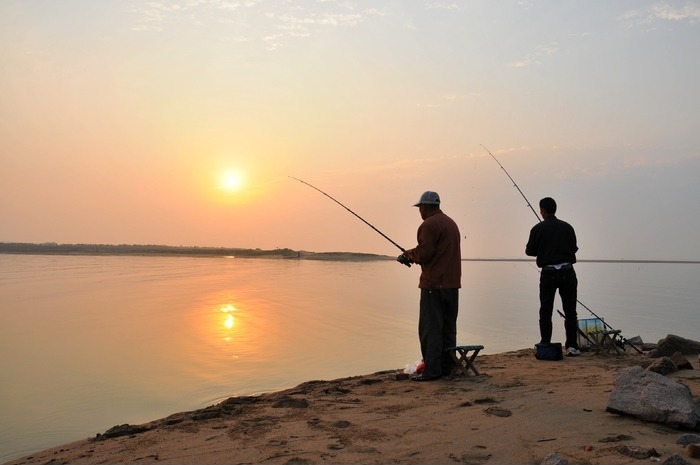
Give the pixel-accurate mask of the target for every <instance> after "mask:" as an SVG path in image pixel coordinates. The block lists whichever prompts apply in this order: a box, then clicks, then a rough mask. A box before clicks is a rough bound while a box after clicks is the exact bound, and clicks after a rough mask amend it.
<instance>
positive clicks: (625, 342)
mask: <svg viewBox="0 0 700 465" xmlns="http://www.w3.org/2000/svg"><path fill="white" fill-rule="evenodd" d="M479 145H481V146H482V147H484V146H483V145H482V144H479ZM484 150H486V151H487V152H488V153H489V155H491V158H493V159H494V160H495V161H496V163H498V166H500V167H501V169H502V170H503V172H504V173H506V176H508V179H510V180H511V182H512V183H513V185H514V186H515V188H516V189H518V192H520V195H521V196H522V197H523V199H525V202H527V206H528V207H530V210H532V213H534V214H535V217H536V218H537V221H539V222H540V223H541V222H542V219H541V218H540V215H538V214H537V212H536V211H535V209H534V208H532V205H531V204H530V201H529V200H528V199H527V197H525V194H523V191H522V190H521V189H520V187H518V185H517V184H516V182H515V180H514V179H513V178H512V177H511V175H510V174H509V173H508V171H506V169H505V168H504V167H503V165H501V162H500V161H498V159H497V158H496V157H495V156H494V155H493V154H492V153H491V151H490V150H489V149H487V148H486V147H484ZM530 266H532V264H530ZM538 271H539V270H538ZM576 302H578V303H579V304H580V305H581V306H582V307H583V308H585V309H586V310H588V311H589V312H590V313H591V315H593V316H594V317H596V318H598V319H599V320H600V321H602V322H603V324H604V325H605V326H606V327H608V328H609V329H610V330H611V331H616V330H615V329H614V328H613V327H612V326H610V325H609V324H607V323H606V322H605V320H603V319H602V318H601V317H599V316H598V315H596V314H595V312H593V310H591V309H590V308H588V307H587V306H586V305H584V303H583V302H581V301H580V300H578V299H576ZM560 315H561V313H560ZM586 339H588V338H586ZM620 339H622V345H623V346H624V345H625V344H627V345H629V346H630V347H632V348H633V349H634V350H636V351H637V352H638V353H640V354H641V353H642V351H641V350H639V349H638V348H637V347H636V346H635V345H633V344H631V343H630V342H629V341H627V339H625V338H624V337H623V336H622V335H621V334H620Z"/></svg>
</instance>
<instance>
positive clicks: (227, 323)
mask: <svg viewBox="0 0 700 465" xmlns="http://www.w3.org/2000/svg"><path fill="white" fill-rule="evenodd" d="M235 311H236V308H235V307H234V306H233V305H231V304H226V305H224V306H222V307H221V312H222V313H223V314H224V315H225V318H224V327H225V328H226V329H233V327H234V325H235V324H236V321H235V320H234V318H233V315H232V313H233V312H235ZM224 340H225V341H230V340H231V335H230V334H227V335H226V337H224Z"/></svg>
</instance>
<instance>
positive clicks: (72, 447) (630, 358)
mask: <svg viewBox="0 0 700 465" xmlns="http://www.w3.org/2000/svg"><path fill="white" fill-rule="evenodd" d="M689 358H690V357H689ZM648 361H649V358H648V357H647V356H646V355H639V354H637V353H636V352H634V351H633V350H631V349H628V350H627V351H626V353H624V354H622V355H597V354H595V353H584V354H583V355H582V356H580V357H566V358H565V360H563V361H559V362H545V361H538V360H536V359H535V357H534V355H533V350H532V349H524V350H520V351H516V352H507V353H503V354H496V355H480V356H479V357H478V358H477V360H476V366H477V368H478V369H479V371H480V372H481V374H480V376H473V375H472V376H469V377H463V376H462V377H455V378H443V379H440V380H436V381H430V382H415V381H410V380H397V379H396V374H397V373H400V370H392V371H385V372H379V373H374V374H370V375H364V376H357V377H351V378H343V379H337V380H332V381H310V382H307V383H304V384H301V385H299V386H297V387H295V388H293V389H289V390H286V391H281V392H275V393H270V394H264V395H261V396H255V397H241V398H231V399H229V400H227V401H225V402H223V403H221V404H218V405H216V406H212V407H208V408H205V409H201V410H197V411H193V412H183V413H177V414H174V415H171V416H169V417H167V418H164V419H160V420H156V421H153V422H150V423H146V424H143V425H131V426H129V427H126V426H124V427H122V428H115V429H114V431H113V432H114V433H115V434H116V435H117V436H116V437H110V438H107V437H106V436H107V435H108V434H101V435H98V436H97V437H92V438H87V439H85V440H81V441H77V442H73V443H70V444H65V445H62V446H59V447H55V448H52V449H48V450H45V451H42V452H37V453H35V454H32V455H31V456H28V457H24V458H21V459H18V460H15V461H12V462H10V463H12V464H35V463H36V464H38V463H41V464H65V463H71V464H98V463H110V464H115V463H134V464H136V463H159V464H195V463H196V464H234V463H269V464H317V463H334V464H340V463H365V464H374V463H376V464H386V463H416V464H433V463H434V464H449V463H461V464H485V463H489V464H539V463H541V462H542V461H543V460H544V459H545V457H546V456H547V455H548V454H549V453H551V452H556V453H557V455H558V456H559V457H561V458H563V459H565V460H566V461H568V463H570V464H575V463H580V464H624V463H653V462H659V463H663V461H664V460H666V459H667V458H668V457H669V456H671V455H672V454H679V455H681V456H683V457H684V458H685V460H687V462H688V463H691V464H700V459H694V458H690V457H687V456H685V455H684V448H683V446H681V445H678V444H676V440H677V439H678V438H679V437H680V436H681V435H682V434H684V433H688V431H679V430H676V429H673V428H670V427H667V426H663V425H659V424H655V423H647V422H642V421H640V420H637V419H635V418H631V417H623V416H619V415H615V414H611V413H607V412H606V410H605V409H606V407H607V402H608V398H609V396H610V392H611V391H612V389H613V380H612V376H611V375H612V373H613V372H614V371H616V370H618V369H620V368H623V367H626V366H632V365H644V366H646V364H647V363H648ZM691 361H692V363H693V364H694V368H695V370H682V371H678V372H676V373H674V374H671V375H669V377H670V378H672V379H675V380H678V381H681V382H683V383H684V384H686V385H687V386H688V387H689V388H690V389H691V391H692V392H693V395H694V396H698V395H700V373H698V371H697V369H698V368H699V367H698V362H697V357H695V356H693V357H692V360H691ZM110 431H111V430H110ZM102 433H106V432H102ZM696 433H698V432H696ZM649 449H653V450H654V451H656V453H658V456H659V457H658V459H657V458H647V459H641V460H640V459H638V458H634V457H632V456H631V455H634V454H632V452H634V451H644V450H649Z"/></svg>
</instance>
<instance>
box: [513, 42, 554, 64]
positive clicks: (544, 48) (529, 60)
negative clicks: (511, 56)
mask: <svg viewBox="0 0 700 465" xmlns="http://www.w3.org/2000/svg"><path fill="white" fill-rule="evenodd" d="M558 51H559V47H557V46H556V45H540V46H538V47H537V48H536V49H535V51H534V52H532V53H528V54H527V55H525V57H524V58H523V59H522V60H518V61H514V62H511V63H510V64H509V65H508V66H509V67H511V68H526V67H528V66H531V65H539V64H541V63H542V59H543V58H551V57H553V56H554V55H556V53H557V52H558Z"/></svg>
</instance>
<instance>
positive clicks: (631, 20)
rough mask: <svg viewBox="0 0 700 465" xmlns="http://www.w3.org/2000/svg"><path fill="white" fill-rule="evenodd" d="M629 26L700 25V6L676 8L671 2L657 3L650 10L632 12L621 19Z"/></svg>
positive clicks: (695, 4) (686, 5) (689, 4)
mask: <svg viewBox="0 0 700 465" xmlns="http://www.w3.org/2000/svg"><path fill="white" fill-rule="evenodd" d="M620 19H621V20H622V21H624V22H626V23H627V24H628V25H630V26H633V25H649V24H653V23H656V22H658V21H678V22H683V21H685V22H688V23H690V24H698V22H700V5H698V4H697V3H686V4H685V5H682V6H675V5H672V4H671V3H669V2H663V3H655V4H653V5H651V6H649V7H648V8H640V9H636V10H630V11H628V12H626V13H625V14H623V15H622V16H621V18H620Z"/></svg>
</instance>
